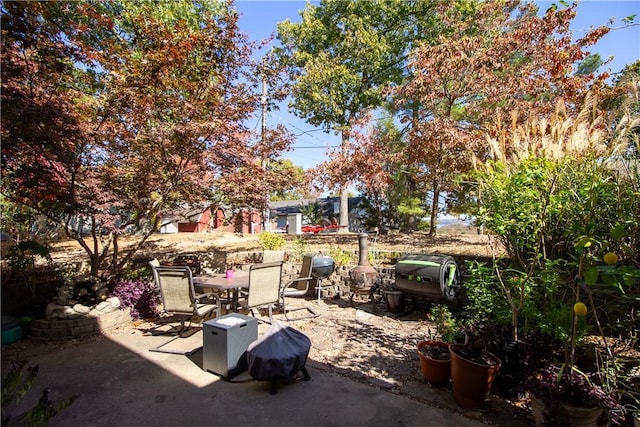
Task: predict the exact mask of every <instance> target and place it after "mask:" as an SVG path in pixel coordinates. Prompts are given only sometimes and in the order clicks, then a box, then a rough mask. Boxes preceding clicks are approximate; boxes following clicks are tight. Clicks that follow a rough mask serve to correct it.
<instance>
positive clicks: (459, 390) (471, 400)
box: [449, 344, 501, 409]
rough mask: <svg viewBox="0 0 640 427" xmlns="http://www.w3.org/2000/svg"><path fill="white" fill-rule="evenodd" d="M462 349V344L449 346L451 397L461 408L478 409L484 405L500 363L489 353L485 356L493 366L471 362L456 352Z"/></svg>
mask: <svg viewBox="0 0 640 427" xmlns="http://www.w3.org/2000/svg"><path fill="white" fill-rule="evenodd" d="M462 347H464V345H463V344H452V345H450V346H449V353H450V354H451V381H452V383H453V396H454V397H455V399H456V403H457V404H458V406H460V407H461V408H464V409H480V408H483V407H484V405H485V400H486V398H487V395H488V394H489V391H490V390H491V385H492V384H493V381H494V380H495V378H496V375H497V374H498V370H499V369H500V366H501V362H500V359H499V358H498V357H497V356H496V355H494V354H491V353H487V355H488V356H489V358H491V359H492V361H493V362H495V364H494V365H487V364H483V363H477V362H474V361H471V360H469V359H466V358H465V357H463V356H461V355H460V354H459V353H458V352H457V350H459V349H461V348H462Z"/></svg>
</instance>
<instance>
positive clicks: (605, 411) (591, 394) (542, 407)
mask: <svg viewBox="0 0 640 427" xmlns="http://www.w3.org/2000/svg"><path fill="white" fill-rule="evenodd" d="M525 387H526V389H527V390H528V391H529V397H530V399H531V409H532V412H533V418H534V420H535V423H536V427H542V426H573V427H577V426H584V427H586V426H594V427H595V426H596V425H611V424H613V425H622V424H623V423H624V417H625V408H624V406H623V405H621V404H620V403H619V402H618V400H617V399H616V398H615V396H613V395H611V394H607V393H606V392H605V391H604V390H603V389H602V388H601V387H599V386H598V385H596V384H593V383H592V382H591V381H590V380H589V378H588V376H587V375H586V374H585V373H583V372H581V371H579V370H578V369H577V368H575V367H570V366H569V365H567V364H563V365H562V366H561V367H557V366H554V365H549V366H547V367H545V368H542V369H540V370H538V371H537V372H535V373H534V375H532V376H531V378H529V379H528V380H527V382H526V385H525Z"/></svg>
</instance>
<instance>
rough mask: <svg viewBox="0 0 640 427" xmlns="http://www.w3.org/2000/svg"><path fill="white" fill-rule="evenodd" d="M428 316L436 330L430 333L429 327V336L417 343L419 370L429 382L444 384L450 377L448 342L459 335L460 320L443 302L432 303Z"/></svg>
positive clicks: (453, 340)
mask: <svg viewBox="0 0 640 427" xmlns="http://www.w3.org/2000/svg"><path fill="white" fill-rule="evenodd" d="M428 316H429V319H430V320H432V321H433V322H434V323H435V324H436V332H435V335H432V334H431V330H430V329H429V331H428V336H429V338H428V339H427V340H425V341H421V342H419V343H418V357H419V358H420V370H421V371H422V376H423V377H424V379H425V380H427V381H429V382H430V383H431V384H433V385H444V384H447V383H449V379H450V378H451V357H450V355H449V344H450V343H452V342H455V340H456V338H457V337H458V336H459V335H460V321H459V320H457V319H456V318H455V317H454V316H453V315H452V313H451V311H450V310H449V307H447V306H446V305H444V304H436V305H434V306H433V307H432V308H431V312H430V313H429V315H428Z"/></svg>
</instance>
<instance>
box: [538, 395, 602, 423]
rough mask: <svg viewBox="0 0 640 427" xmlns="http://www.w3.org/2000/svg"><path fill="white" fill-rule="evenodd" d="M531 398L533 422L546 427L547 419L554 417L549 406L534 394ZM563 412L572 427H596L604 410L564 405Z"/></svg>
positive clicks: (597, 407)
mask: <svg viewBox="0 0 640 427" xmlns="http://www.w3.org/2000/svg"><path fill="white" fill-rule="evenodd" d="M529 397H530V398H531V411H532V412H533V420H534V421H535V423H536V427H544V425H545V424H544V422H545V418H546V417H552V416H551V415H550V414H549V411H548V410H547V406H546V405H545V403H544V402H543V401H542V400H540V399H538V398H537V397H535V396H534V395H533V394H530V395H529ZM562 410H563V411H564V414H563V415H564V417H566V419H567V420H568V422H569V426H570V427H596V426H597V425H598V418H599V417H600V414H602V408H601V407H599V406H596V407H593V408H578V407H575V406H571V405H564V406H563V407H562ZM564 417H563V419H564Z"/></svg>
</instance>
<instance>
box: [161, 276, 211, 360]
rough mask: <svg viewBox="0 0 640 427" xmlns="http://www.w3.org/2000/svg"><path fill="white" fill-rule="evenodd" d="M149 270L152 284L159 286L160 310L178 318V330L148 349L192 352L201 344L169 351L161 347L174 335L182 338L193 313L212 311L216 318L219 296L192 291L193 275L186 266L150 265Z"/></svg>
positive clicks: (196, 315)
mask: <svg viewBox="0 0 640 427" xmlns="http://www.w3.org/2000/svg"><path fill="white" fill-rule="evenodd" d="M152 269H153V272H154V278H155V279H156V285H157V286H158V288H159V289H160V295H161V297H162V306H163V310H164V312H165V313H167V314H170V315H177V316H179V317H180V329H179V330H178V333H177V335H176V336H175V337H173V338H171V339H170V340H169V341H166V342H164V343H163V344H161V345H159V346H157V347H154V348H151V349H150V351H155V352H160V353H172V354H183V355H189V354H193V353H195V352H196V351H198V350H199V349H200V348H202V346H200V347H196V348H195V349H192V350H189V351H181V350H172V349H167V348H164V347H165V346H167V345H168V344H170V343H172V342H173V341H175V340H177V339H178V338H183V337H184V334H185V332H187V330H189V329H190V328H191V319H192V318H193V317H194V316H195V317H200V318H205V317H207V316H210V315H211V314H212V313H213V312H214V311H215V314H216V317H219V316H220V297H219V296H218V295H217V294H215V293H207V294H196V292H195V290H194V286H193V275H192V274H191V269H190V268H189V267H183V266H176V267H153V266H152ZM212 298H213V300H212ZM187 320H189V327H185V322H186V321H187Z"/></svg>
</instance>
